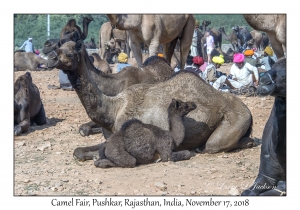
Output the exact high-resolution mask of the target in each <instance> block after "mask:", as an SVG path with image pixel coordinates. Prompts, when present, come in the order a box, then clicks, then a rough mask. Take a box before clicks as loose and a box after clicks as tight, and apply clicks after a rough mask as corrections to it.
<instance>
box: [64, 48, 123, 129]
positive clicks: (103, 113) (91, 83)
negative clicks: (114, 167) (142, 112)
mask: <svg viewBox="0 0 300 210" xmlns="http://www.w3.org/2000/svg"><path fill="white" fill-rule="evenodd" d="M83 51H85V49H83V50H82V51H81V53H80V54H81V56H80V61H79V65H78V68H77V71H76V73H68V78H69V80H70V82H71V84H72V86H73V87H74V89H75V91H76V93H77V95H78V97H79V99H80V101H81V103H82V105H83V106H84V108H85V110H86V112H87V114H88V116H89V117H90V118H91V120H93V121H94V122H95V123H97V124H99V125H100V126H102V127H104V128H106V129H108V130H110V129H111V127H112V126H113V124H114V119H115V116H114V113H115V111H114V109H117V108H118V107H117V105H115V102H114V99H113V98H111V97H108V96H106V95H104V94H103V92H102V91H101V90H100V89H99V88H98V85H97V82H96V81H95V79H94V78H95V75H96V74H99V72H98V70H97V69H95V67H94V66H93V64H92V63H91V61H90V59H89V57H88V54H87V52H86V51H85V52H83ZM112 104H113V105H112Z"/></svg>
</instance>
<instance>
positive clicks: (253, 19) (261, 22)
mask: <svg viewBox="0 0 300 210" xmlns="http://www.w3.org/2000/svg"><path fill="white" fill-rule="evenodd" d="M243 16H244V18H245V20H246V21H247V23H248V24H249V25H250V26H251V27H252V28H254V29H256V30H259V31H263V32H266V33H267V35H268V38H269V40H270V42H271V45H272V48H273V50H274V53H275V55H276V56H277V58H278V59H280V58H284V48H285V47H286V15H285V14H269V15H262V14H247V15H243ZM283 47H284V48H283Z"/></svg>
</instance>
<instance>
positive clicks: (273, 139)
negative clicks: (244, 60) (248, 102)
mask: <svg viewBox="0 0 300 210" xmlns="http://www.w3.org/2000/svg"><path fill="white" fill-rule="evenodd" d="M258 94H259V95H261V96H266V95H271V96H274V97H275V100H274V104H273V108H272V111H271V114H270V117H269V119H268V121H267V123H266V125H265V128H264V131H263V136H262V146H261V154H260V166H259V172H258V175H257V177H256V179H255V181H254V184H253V185H252V186H251V187H250V188H248V189H246V190H245V191H244V192H243V193H242V195H244V196H247V195H248V196H249V195H286V188H285V185H286V59H285V58H283V59H280V60H278V61H277V62H276V63H275V64H274V66H273V67H272V69H271V70H269V71H267V72H265V73H264V74H263V75H262V76H261V77H260V79H259V88H258Z"/></svg>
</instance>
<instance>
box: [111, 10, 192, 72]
mask: <svg viewBox="0 0 300 210" xmlns="http://www.w3.org/2000/svg"><path fill="white" fill-rule="evenodd" d="M107 17H108V18H109V20H110V22H111V24H112V26H113V27H116V28H118V29H120V30H127V31H128V34H129V38H130V41H131V43H130V47H131V50H132V52H133V54H134V57H135V58H136V60H137V63H138V66H139V67H142V52H141V47H140V43H141V42H143V43H145V44H146V45H147V46H148V47H149V54H150V56H154V55H157V54H158V47H159V44H163V46H164V53H165V58H166V60H167V61H168V62H169V63H170V62H171V57H172V55H173V52H174V48H175V46H176V43H177V40H178V39H179V40H180V61H181V65H180V69H184V65H185V62H186V58H187V56H188V53H189V50H190V46H191V44H192V37H193V32H194V26H195V18H194V16H193V15H188V14H184V15H177V14H176V15H169V14H168V15H160V14H146V15H137V14H134V15H133V14H108V15H107Z"/></svg>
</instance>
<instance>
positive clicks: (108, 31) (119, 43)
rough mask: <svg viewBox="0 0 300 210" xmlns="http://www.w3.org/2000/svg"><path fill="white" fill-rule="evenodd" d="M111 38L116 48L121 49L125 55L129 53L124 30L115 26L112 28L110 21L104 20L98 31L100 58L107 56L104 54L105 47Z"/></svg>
mask: <svg viewBox="0 0 300 210" xmlns="http://www.w3.org/2000/svg"><path fill="white" fill-rule="evenodd" d="M111 38H113V39H114V41H115V42H116V48H119V49H121V50H123V51H124V52H126V54H127V55H129V53H130V52H129V46H128V45H129V42H128V38H127V33H126V31H123V30H119V29H117V28H114V29H113V28H112V26H111V23H110V22H106V23H103V24H102V26H101V28H100V31H99V51H100V53H99V54H100V57H101V58H102V59H107V58H108V57H107V56H106V55H105V49H106V45H107V43H108V42H109V41H110V40H111Z"/></svg>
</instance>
